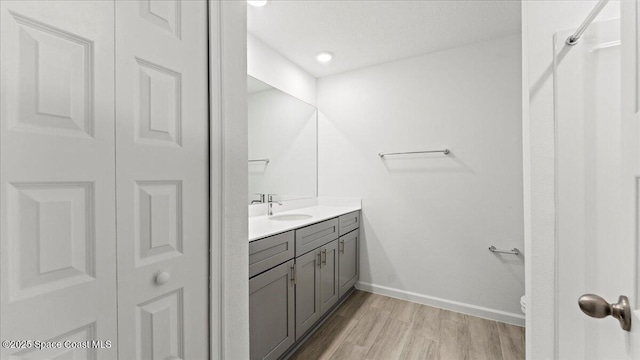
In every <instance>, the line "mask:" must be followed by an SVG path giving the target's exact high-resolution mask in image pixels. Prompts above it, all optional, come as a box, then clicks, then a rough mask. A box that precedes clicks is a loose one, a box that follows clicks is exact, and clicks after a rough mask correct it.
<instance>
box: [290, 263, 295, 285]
mask: <svg viewBox="0 0 640 360" xmlns="http://www.w3.org/2000/svg"><path fill="white" fill-rule="evenodd" d="M295 284H296V264H293V266H291V285H295Z"/></svg>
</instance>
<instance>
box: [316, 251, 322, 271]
mask: <svg viewBox="0 0 640 360" xmlns="http://www.w3.org/2000/svg"><path fill="white" fill-rule="evenodd" d="M316 255H318V267H319V268H321V267H322V261H321V260H320V259H321V258H320V251H318V253H317V254H316Z"/></svg>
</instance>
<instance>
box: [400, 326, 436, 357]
mask: <svg viewBox="0 0 640 360" xmlns="http://www.w3.org/2000/svg"><path fill="white" fill-rule="evenodd" d="M400 359H402V360H439V359H440V343H439V342H438V341H435V340H432V339H429V338H427V337H425V336H422V335H420V333H418V332H417V331H414V330H409V333H408V334H407V340H406V341H405V343H404V346H403V348H402V353H401V354H400Z"/></svg>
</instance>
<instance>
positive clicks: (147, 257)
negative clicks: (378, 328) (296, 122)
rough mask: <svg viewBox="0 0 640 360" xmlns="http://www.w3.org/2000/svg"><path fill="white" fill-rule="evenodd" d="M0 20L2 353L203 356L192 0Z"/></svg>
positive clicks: (199, 105)
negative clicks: (46, 344) (48, 345)
mask: <svg viewBox="0 0 640 360" xmlns="http://www.w3.org/2000/svg"><path fill="white" fill-rule="evenodd" d="M0 20H1V32H0V50H1V53H0V60H1V63H0V71H1V75H2V78H1V82H0V83H1V86H2V88H1V90H2V91H1V97H0V116H1V121H0V161H1V163H0V221H1V222H0V245H1V247H0V283H1V287H0V338H1V339H2V340H31V341H62V342H64V341H67V340H68V341H70V343H69V344H72V342H77V343H80V342H83V341H92V340H101V341H103V342H102V343H89V344H90V345H89V346H88V348H87V346H86V345H85V346H80V347H76V348H73V347H67V346H63V347H62V348H61V349H48V350H36V349H35V348H34V347H33V346H32V347H31V348H6V347H3V348H2V349H1V350H0V352H1V353H0V358H1V359H2V360H4V359H105V360H110V359H118V358H119V359H122V360H130V359H144V360H156V359H163V360H164V359H206V358H208V346H209V345H208V344H209V342H208V338H209V336H208V318H209V315H208V256H209V240H208V226H209V222H208V208H209V206H208V204H209V195H208V156H207V154H208V125H207V124H208V120H207V119H208V83H207V79H208V69H207V4H206V1H205V0H189V1H178V0H175V1H172V0H154V1H149V0H141V1H135V0H131V1H114V0H111V1H6V0H2V1H0ZM5 345H6V344H5ZM16 345H20V344H19V343H18V344H16Z"/></svg>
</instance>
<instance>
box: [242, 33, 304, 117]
mask: <svg viewBox="0 0 640 360" xmlns="http://www.w3.org/2000/svg"><path fill="white" fill-rule="evenodd" d="M245 23H246V21H245ZM247 74H249V75H251V76H253V77H254V78H256V79H258V80H261V81H262V82H265V83H267V84H269V85H271V86H273V87H275V88H276V89H280V90H282V91H284V92H286V93H288V94H291V95H293V96H295V97H297V98H298V99H300V100H302V101H304V102H306V103H309V104H311V105H314V106H315V105H316V104H317V102H316V78H315V77H313V76H312V75H311V74H309V73H308V72H306V71H304V70H303V69H302V68H300V67H299V66H298V65H296V64H294V63H293V62H291V60H289V59H287V58H286V57H284V56H282V55H281V54H280V53H278V52H277V51H275V50H273V49H272V48H270V47H269V46H268V45H267V44H265V43H264V42H262V41H261V40H260V39H258V38H257V37H255V36H252V35H248V36H247Z"/></svg>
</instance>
